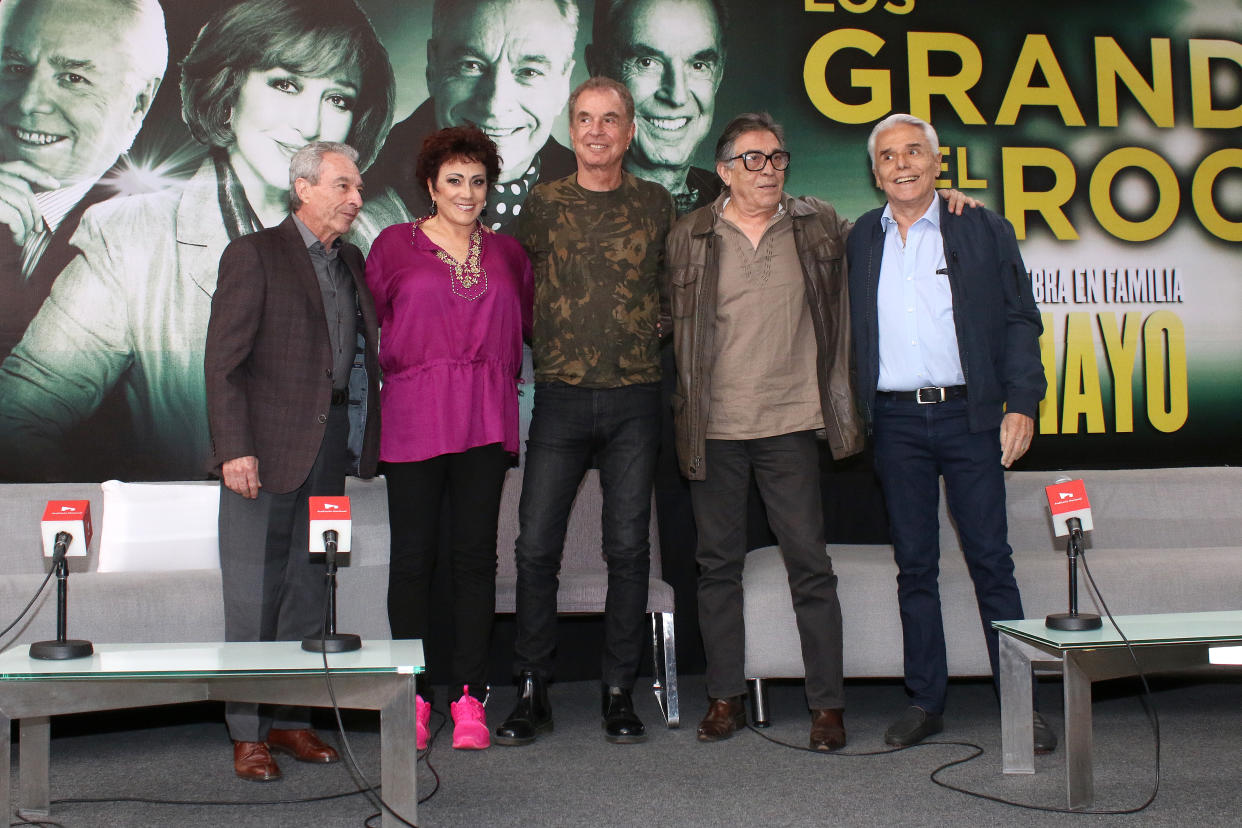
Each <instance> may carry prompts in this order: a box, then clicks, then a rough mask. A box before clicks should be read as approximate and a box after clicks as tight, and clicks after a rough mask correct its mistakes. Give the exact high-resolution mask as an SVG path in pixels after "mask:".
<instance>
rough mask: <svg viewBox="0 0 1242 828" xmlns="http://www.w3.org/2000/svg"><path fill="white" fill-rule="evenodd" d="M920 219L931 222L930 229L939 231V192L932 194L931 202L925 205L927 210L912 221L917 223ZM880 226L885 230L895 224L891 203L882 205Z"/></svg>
mask: <svg viewBox="0 0 1242 828" xmlns="http://www.w3.org/2000/svg"><path fill="white" fill-rule="evenodd" d="M920 221H928V222H931V226H932V229H934V230H936V231H937V232H939V231H940V194H939V193H935V194H934V195H933V196H932V203H931V204H929V205H927V210H926V211H924V213H923V215H921V216H919V218H918V220H917V221H915V222H914V223H915V224H918V223H919V222H920ZM880 226H881V227H883V228H884V229H885V230H886V231H887V230H888V229H889V228H890V227H896V226H897V219H895V218H893V205H891V204H885V205H884V212H883V213H881V214H880Z"/></svg>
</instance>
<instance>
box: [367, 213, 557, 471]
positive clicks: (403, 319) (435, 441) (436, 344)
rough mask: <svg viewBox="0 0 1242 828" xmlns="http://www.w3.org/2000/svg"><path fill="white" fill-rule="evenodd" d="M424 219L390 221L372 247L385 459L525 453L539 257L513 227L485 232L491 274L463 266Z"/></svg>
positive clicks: (484, 256)
mask: <svg viewBox="0 0 1242 828" xmlns="http://www.w3.org/2000/svg"><path fill="white" fill-rule="evenodd" d="M418 223H419V222H414V223H406V224H394V225H393V226H392V227H388V228H386V229H385V230H384V231H383V232H381V233H380V234H379V236H378V237H376V239H375V243H374V244H372V245H371V252H370V254H369V255H368V256H367V285H368V286H369V287H370V288H371V293H372V295H374V297H375V311H376V314H377V315H378V317H379V324H380V353H379V361H380V367H381V368H382V369H383V386H382V388H381V389H380V408H381V423H382V428H381V430H380V459H381V460H387V461H389V462H396V463H404V462H412V461H417V460H426V459H428V458H431V457H436V456H439V455H441V454H453V453H456V452H462V451H465V450H466V449H470V448H474V447H476V446H485V445H488V444H491V443H500V444H501V445H502V446H503V447H504V449H505V450H506V451H508V452H512V453H513V454H517V452H518V399H517V382H518V377H519V376H520V374H521V371H522V337H523V335H524V334H529V331H530V326H531V306H532V302H533V276H532V273H531V266H530V259H528V258H527V257H526V253H525V252H524V251H523V250H522V247H521V245H519V244H518V243H517V241H516V240H514V239H513V238H511V237H510V236H502V235H498V234H494V233H490V232H481V238H480V248H481V251H480V252H481V256H480V262H481V264H482V269H483V274H485V275H482V276H480V275H479V274H477V272H475V273H473V274H472V273H471V272H470V271H469V270H459V271H458V272H457V273H456V274H455V273H454V269H453V268H452V267H450V265H449V264H448V263H447V262H446V261H444V260H442V259H441V258H440V255H437V254H438V253H439V254H442V255H444V256H447V254H445V253H443V251H442V250H441V249H440V248H439V247H438V246H436V245H435V244H434V243H432V241H431V239H429V238H427V235H426V234H425V233H423V231H422V230H421V229H418Z"/></svg>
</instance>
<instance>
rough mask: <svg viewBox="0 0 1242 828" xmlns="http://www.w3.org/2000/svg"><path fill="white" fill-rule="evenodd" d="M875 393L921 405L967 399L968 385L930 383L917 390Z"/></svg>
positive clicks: (878, 395) (880, 396)
mask: <svg viewBox="0 0 1242 828" xmlns="http://www.w3.org/2000/svg"><path fill="white" fill-rule="evenodd" d="M875 395H876V396H877V397H879V398H880V399H884V400H897V401H898V402H915V403H918V404H919V405H931V404H934V403H942V402H944V401H945V400H964V399H966V386H964V385H949V386H944V387H942V386H939V385H929V386H927V387H926V388H919V389H917V390H915V391H877V392H875Z"/></svg>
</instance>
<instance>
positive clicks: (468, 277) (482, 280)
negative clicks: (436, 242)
mask: <svg viewBox="0 0 1242 828" xmlns="http://www.w3.org/2000/svg"><path fill="white" fill-rule="evenodd" d="M429 218H431V216H424V217H422V218H420V219H417V220H416V221H415V222H414V228H413V230H412V233H413V240H414V241H415V242H417V237H418V228H419V227H420V226H421V225H422V223H423V222H425V221H426V220H427V219H429ZM436 258H438V259H439V260H440V261H442V262H444V263H445V264H446V265H448V267H449V283H450V287H451V289H452V291H453V293H454V294H456V295H457V296H460V297H461V298H463V299H465V300H466V301H468V302H473V301H474V300H475V299H478V298H479V297H480V296H482V295H483V294H485V293H487V271H486V270H484V269H483V228H481V227H480V226H479V225H478V224H477V223H476V224H475V226H474V230H472V231H470V245H469V247H468V248H467V249H466V261H465V262H459V261H457V260H456V259H454V258H453V257H452V256H450V255H449V254H448V253H446V252H445V251H444V249H443V248H441V247H438V246H437V247H436Z"/></svg>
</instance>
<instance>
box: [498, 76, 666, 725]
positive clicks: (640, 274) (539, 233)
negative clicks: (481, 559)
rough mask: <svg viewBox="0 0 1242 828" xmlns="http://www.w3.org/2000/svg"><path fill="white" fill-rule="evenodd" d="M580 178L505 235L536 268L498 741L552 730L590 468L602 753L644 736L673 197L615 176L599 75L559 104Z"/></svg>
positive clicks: (621, 110) (611, 89)
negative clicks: (561, 599)
mask: <svg viewBox="0 0 1242 828" xmlns="http://www.w3.org/2000/svg"><path fill="white" fill-rule="evenodd" d="M569 116H570V127H569V129H570V137H571V138H572V143H573V148H574V155H575V156H576V158H577V162H578V171H577V173H575V174H574V175H570V176H568V177H566V178H562V179H559V180H556V181H550V182H546V183H542V184H539V185H538V186H536V187H535V188H534V190H532V192H531V194H530V196H529V197H528V198H527V200H526V204H525V205H524V206H523V209H522V213H521V217H520V218H519V221H518V230H517V237H518V239H519V240H520V241H521V242H522V245H523V247H525V248H526V251H527V253H528V254H529V255H530V258H531V262H532V263H533V265H534V268H535V324H534V335H533V343H532V350H533V352H534V363H535V409H534V414H533V416H532V418H531V424H530V438H529V440H528V441H527V443H526V470H525V477H524V478H523V482H522V500H521V504H520V506H519V519H520V523H521V530H520V532H519V535H518V540H517V549H516V557H517V573H518V575H517V641H516V643H515V647H514V649H515V661H516V663H515V669H516V671H517V673H518V688H519V697H518V701H517V705H516V707H515V708H514V710H513V712H512V713H511V714H510V715H509V717H508V718H507V719H506V720H505V721H504V723H503V724H501V725H500V727H498V728H497V729H496V742H497V744H502V745H524V744H529V743H531V742H533V741H534V740H535V737H536V736H537V735H538V733H540V732H543V731H547V730H550V729H551V728H552V711H551V708H550V707H549V705H548V697H547V681H548V678H549V675H550V674H551V670H552V652H553V650H554V648H555V645H556V593H557V585H558V581H557V574H558V572H559V571H560V564H561V555H562V551H563V544H564V540H565V525H566V520H567V518H568V516H569V510H570V506H571V505H572V503H573V500H574V496H575V495H576V494H577V491H578V484H579V483H580V482H581V480H582V477H583V475H584V474H585V473H586V471H587V469H588V468H589V467H590V466H591V465H592V463H593V462H594V464H595V465H597V466H598V467H599V474H600V483H601V486H602V489H603V494H604V507H603V542H604V558H605V559H606V560H607V562H608V601H607V606H606V608H605V612H604V648H603V673H602V680H603V707H602V710H603V726H604V731H605V737H606V738H607V739H608V741H610V742H615V743H628V742H640V741H643V740H644V739H645V738H646V731H645V730H644V728H643V723H642V721H641V720H640V719H639V718H638V716H637V715H636V714H635V713H634V707H633V703H632V701H631V698H630V693H631V689H632V688H633V685H634V679H635V676H636V674H637V672H638V660H639V657H640V655H641V653H642V644H643V614H644V612H645V611H646V608H647V579H648V574H649V570H650V563H651V548H650V545H649V542H648V526H649V523H650V518H651V485H652V476H653V474H654V471H655V463H656V453H657V451H658V449H659V443H660V350H659V338H660V330H661V324H660V319H661V316H662V312H661V311H662V308H666V307H667V304H666V302H665V300H664V298H663V297H662V295H661V291H660V273H661V270H662V268H663V266H664V239H665V236H666V235H667V234H668V231H669V229H670V226H671V224H672V221H673V218H674V207H673V199H672V197H671V196H670V195H669V194H668V191H667V190H665V189H664V188H663V187H661V186H660V185H658V184H655V183H652V182H648V181H643V180H641V179H639V178H635V177H634V176H633V175H630V174H629V173H626V172H624V171H623V170H622V167H621V162H622V158H623V157H624V155H625V151H626V149H627V148H628V147H629V145H630V141H631V140H633V137H634V102H633V99H632V98H631V97H630V93H629V91H628V90H627V89H626V88H625V87H624V86H623V85H621V84H619V83H617V82H616V81H613V80H610V79H608V78H591V79H590V80H587V81H586V82H585V83H583V84H582V85H581V86H579V87H578V88H577V89H575V90H574V92H573V94H572V95H571V96H570V99H569Z"/></svg>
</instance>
